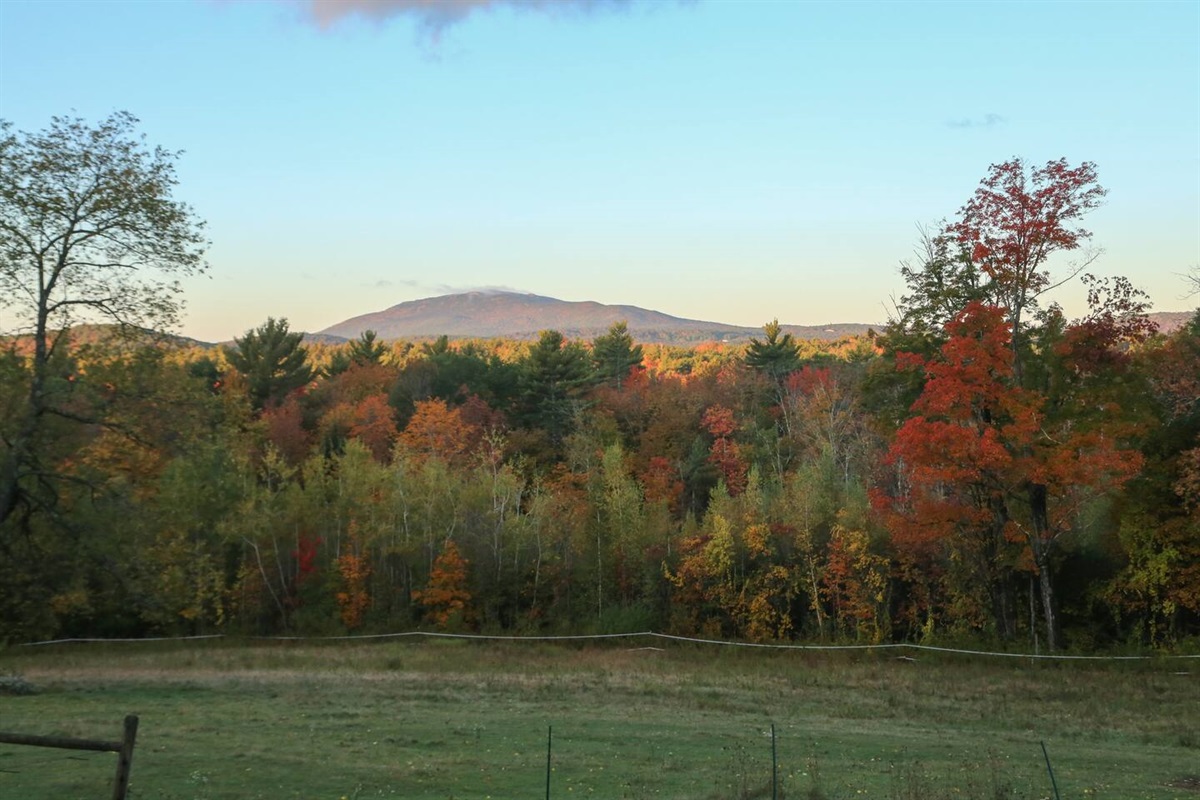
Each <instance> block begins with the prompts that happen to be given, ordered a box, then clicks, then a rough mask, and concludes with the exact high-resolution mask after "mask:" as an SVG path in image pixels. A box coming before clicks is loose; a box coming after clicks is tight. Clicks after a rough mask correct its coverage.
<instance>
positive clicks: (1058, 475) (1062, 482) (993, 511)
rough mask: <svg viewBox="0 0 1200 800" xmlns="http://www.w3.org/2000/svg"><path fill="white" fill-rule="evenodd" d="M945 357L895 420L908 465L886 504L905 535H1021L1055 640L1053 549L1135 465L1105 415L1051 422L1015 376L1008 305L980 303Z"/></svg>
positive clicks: (954, 332) (916, 539)
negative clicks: (903, 417)
mask: <svg viewBox="0 0 1200 800" xmlns="http://www.w3.org/2000/svg"><path fill="white" fill-rule="evenodd" d="M947 334H948V339H947V341H946V343H945V344H944V345H943V346H942V348H941V353H940V355H939V356H938V357H937V358H935V359H933V360H931V361H929V362H923V361H922V359H920V358H918V357H915V356H914V357H911V358H909V359H901V366H907V367H910V368H911V367H916V368H922V369H924V371H925V375H926V378H927V380H926V383H925V387H924V390H923V391H922V393H921V396H920V397H919V398H918V399H917V401H916V403H915V404H914V405H913V409H912V410H913V412H914V415H913V416H912V417H911V418H910V419H909V420H908V421H907V422H905V423H904V425H903V426H901V428H900V430H899V431H897V433H896V439H895V441H894V443H893V445H892V449H891V459H892V461H893V462H895V463H902V464H903V465H904V468H905V470H906V472H907V479H908V491H907V495H906V496H904V497H902V498H900V502H899V503H898V504H896V505H895V506H893V511H895V512H897V513H896V515H895V517H894V518H893V523H894V525H895V530H896V537H897V540H898V544H900V545H902V546H903V545H908V546H912V545H919V543H920V542H921V541H922V540H938V539H941V540H947V539H949V540H954V539H956V538H958V537H963V536H971V535H979V534H980V533H982V534H983V535H984V536H985V537H987V538H990V539H992V540H1003V539H1010V540H1015V541H1020V542H1022V543H1024V544H1025V545H1026V547H1027V548H1028V555H1029V559H1030V561H1031V562H1032V567H1033V569H1034V571H1035V572H1036V573H1037V577H1038V585H1039V590H1040V594H1041V600H1042V611H1043V616H1044V620H1045V625H1046V635H1047V641H1048V644H1049V646H1050V648H1051V649H1055V648H1056V647H1057V646H1058V633H1057V629H1058V624H1057V618H1056V608H1055V597H1054V582H1053V578H1052V571H1053V563H1052V558H1051V557H1052V555H1053V554H1054V552H1055V549H1056V547H1057V546H1058V544H1059V543H1060V541H1061V539H1062V538H1063V537H1064V536H1065V535H1066V534H1068V533H1069V532H1071V531H1072V530H1073V529H1074V527H1075V523H1076V521H1077V518H1078V513H1079V511H1080V508H1081V505H1082V503H1083V501H1084V500H1086V499H1087V498H1088V497H1091V496H1095V494H1097V493H1099V492H1103V491H1105V490H1108V489H1113V488H1116V487H1119V486H1120V485H1122V484H1123V483H1124V482H1125V481H1127V480H1128V479H1129V478H1130V477H1132V476H1133V475H1134V474H1135V473H1136V472H1137V470H1138V469H1139V467H1140V464H1141V457H1140V455H1139V454H1138V453H1137V452H1136V451H1132V450H1127V449H1123V448H1122V447H1121V446H1120V445H1119V443H1118V440H1117V439H1116V438H1115V437H1114V436H1113V435H1112V432H1111V431H1110V430H1108V429H1107V428H1106V427H1105V425H1104V421H1103V420H1101V421H1100V422H1098V423H1095V424H1092V425H1088V426H1086V427H1085V426H1075V425H1072V424H1071V422H1072V420H1070V419H1068V420H1065V422H1064V424H1061V425H1057V426H1056V425H1055V424H1054V422H1055V420H1054V419H1053V418H1051V417H1050V416H1049V415H1048V414H1047V413H1046V409H1045V407H1044V406H1045V401H1046V398H1045V397H1044V396H1042V395H1041V394H1039V393H1036V392H1032V391H1029V390H1026V389H1024V388H1022V387H1021V386H1020V385H1019V384H1018V382H1017V380H1016V376H1015V375H1014V356H1013V352H1012V349H1011V335H1012V325H1011V323H1009V322H1008V321H1006V320H1005V311H1004V309H1001V308H999V307H996V306H989V305H986V304H984V303H981V302H978V301H975V302H972V303H970V304H968V305H967V307H966V308H965V309H964V310H963V311H962V312H961V313H960V314H958V315H957V316H956V317H955V318H954V320H953V321H952V322H951V323H950V324H949V325H947Z"/></svg>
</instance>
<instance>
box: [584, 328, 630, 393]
mask: <svg viewBox="0 0 1200 800" xmlns="http://www.w3.org/2000/svg"><path fill="white" fill-rule="evenodd" d="M641 365H642V346H641V345H640V344H639V345H635V344H634V343H633V337H632V336H630V335H629V328H628V326H627V325H626V324H625V322H624V320H622V321H621V322H614V323H613V324H612V327H610V328H609V329H608V333H606V334H604V335H603V336H598V337H596V340H595V341H594V342H592V366H593V367H594V369H595V371H596V379H597V382H599V383H607V384H609V385H611V386H612V387H613V388H615V389H620V388H621V386H622V385H623V384H624V383H625V379H626V378H628V377H629V371H630V370H632V369H633V368H634V367H640V366H641Z"/></svg>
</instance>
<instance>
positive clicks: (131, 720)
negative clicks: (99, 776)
mask: <svg viewBox="0 0 1200 800" xmlns="http://www.w3.org/2000/svg"><path fill="white" fill-rule="evenodd" d="M137 729H138V718H137V715H135V714H130V715H129V716H127V717H125V736H124V737H123V738H122V739H121V741H119V742H103V741H98V740H96V739H71V738H68V737H65V736H31V735H29V734H26V733H0V744H22V745H29V746H30V747H57V748H59V749H62V750H94V751H98V752H101V753H116V754H117V778H116V780H115V781H114V782H113V793H112V800H125V795H126V794H127V793H128V791H129V768H130V766H131V765H132V764H133V744H134V741H135V740H136V739H137Z"/></svg>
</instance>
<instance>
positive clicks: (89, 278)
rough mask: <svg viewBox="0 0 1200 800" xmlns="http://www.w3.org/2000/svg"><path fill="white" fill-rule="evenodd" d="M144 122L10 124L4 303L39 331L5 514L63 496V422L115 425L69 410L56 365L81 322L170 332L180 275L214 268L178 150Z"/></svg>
mask: <svg viewBox="0 0 1200 800" xmlns="http://www.w3.org/2000/svg"><path fill="white" fill-rule="evenodd" d="M137 123H138V121H137V119H136V118H135V117H133V116H132V115H130V114H128V113H124V112H118V113H116V114H113V115H112V116H110V117H108V118H107V119H105V120H103V121H101V122H100V123H98V124H96V125H94V126H92V125H89V124H87V123H86V122H85V121H84V120H82V119H78V118H72V117H54V118H53V119H52V120H51V123H50V127H49V128H47V129H46V130H43V131H39V132H35V133H27V132H18V133H13V132H12V127H11V125H10V124H9V123H8V122H0V305H2V306H4V307H7V308H9V309H12V311H13V313H14V319H15V320H17V321H19V324H20V325H21V326H22V327H21V328H20V329H18V330H15V331H11V332H20V331H22V330H23V331H26V332H28V333H30V334H32V337H33V353H32V357H31V359H30V362H29V377H28V380H27V381H26V382H25V387H26V391H25V394H24V399H23V401H22V402H21V403H20V405H19V407H18V408H17V409H15V416H14V417H13V420H14V422H13V423H12V424H11V425H9V426H7V427H6V428H5V429H4V438H3V442H2V443H0V445H2V449H0V522H4V521H5V520H7V519H9V517H10V516H11V515H12V514H13V513H14V512H15V511H17V510H18V509H23V510H24V512H25V513H31V512H32V511H34V510H35V509H37V508H43V507H46V506H48V505H49V504H52V503H53V502H54V496H55V493H54V490H53V485H54V484H55V483H56V482H57V481H58V478H57V477H56V475H55V472H54V470H53V467H52V465H50V464H47V463H45V462H44V461H43V460H42V458H41V457H40V455H39V453H41V452H42V451H43V449H44V448H43V444H44V443H43V441H42V439H43V437H44V432H45V430H46V425H47V423H48V422H49V421H50V420H52V419H58V420H71V419H73V418H78V419H76V421H78V422H84V423H89V424H97V423H99V424H104V420H103V419H99V418H95V417H91V416H88V415H84V416H83V417H80V416H79V414H78V412H77V411H73V410H71V409H70V408H68V404H67V403H66V402H65V401H66V399H67V397H68V395H69V390H70V387H69V386H68V385H66V384H65V383H62V382H60V381H59V380H58V376H56V375H55V370H54V368H53V366H52V364H53V362H54V361H55V359H56V358H57V357H59V355H60V353H61V350H62V349H64V348H65V347H66V345H67V338H66V337H67V333H66V332H67V329H69V328H70V327H71V326H72V325H74V324H77V323H80V322H110V323H116V324H118V325H120V326H136V327H141V328H145V327H150V328H155V329H162V328H163V327H168V326H170V325H172V324H173V323H174V322H175V321H176V319H177V317H178V312H179V308H180V300H179V293H180V291H181V290H180V286H179V283H178V280H177V279H178V278H179V277H181V276H187V275H193V274H196V273H200V272H203V271H204V270H205V268H206V265H205V263H204V260H203V253H204V249H205V246H206V244H207V242H206V241H205V239H204V236H203V223H202V222H200V221H199V220H197V218H196V217H195V214H194V213H193V211H192V209H191V208H190V207H189V206H187V205H186V204H185V203H183V202H180V201H179V200H176V199H175V197H174V195H173V192H174V189H175V186H176V183H177V182H176V179H175V160H176V158H177V157H178V154H177V153H174V152H171V151H168V150H164V149H163V148H161V147H156V148H151V147H149V146H148V145H147V144H146V143H145V140H144V137H142V136H139V135H138V134H137V132H136V128H137Z"/></svg>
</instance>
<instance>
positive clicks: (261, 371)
mask: <svg viewBox="0 0 1200 800" xmlns="http://www.w3.org/2000/svg"><path fill="white" fill-rule="evenodd" d="M303 338H304V334H302V333H291V332H289V331H288V322H287V320H286V319H279V320H276V319H275V318H273V317H268V318H267V321H266V322H264V323H263V324H262V325H260V326H258V327H257V328H255V329H253V330H249V331H246V333H245V335H244V336H242V337H241V338H240V339H239V338H234V340H233V341H234V344H235V345H236V347H231V348H227V349H226V351H225V357H226V358H228V359H229V363H230V364H231V365H233V367H234V368H235V369H237V371H238V372H240V373H242V374H243V375H244V376H245V377H246V382H247V384H248V386H249V392H250V402H251V404H253V406H254V407H255V408H256V409H260V410H261V409H263V408H266V407H267V406H269V405H274V404H276V403H279V402H280V401H282V400H283V398H284V397H285V396H286V395H288V394H289V393H290V392H293V391H295V390H296V389H299V388H300V387H301V386H303V385H304V384H306V383H308V382H309V381H310V380H311V379H312V376H313V372H312V369H311V368H310V367H309V366H308V361H307V359H308V351H307V350H306V349H305V348H304V347H303V346H302V345H301V344H300V342H301V340H302V339H303Z"/></svg>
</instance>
